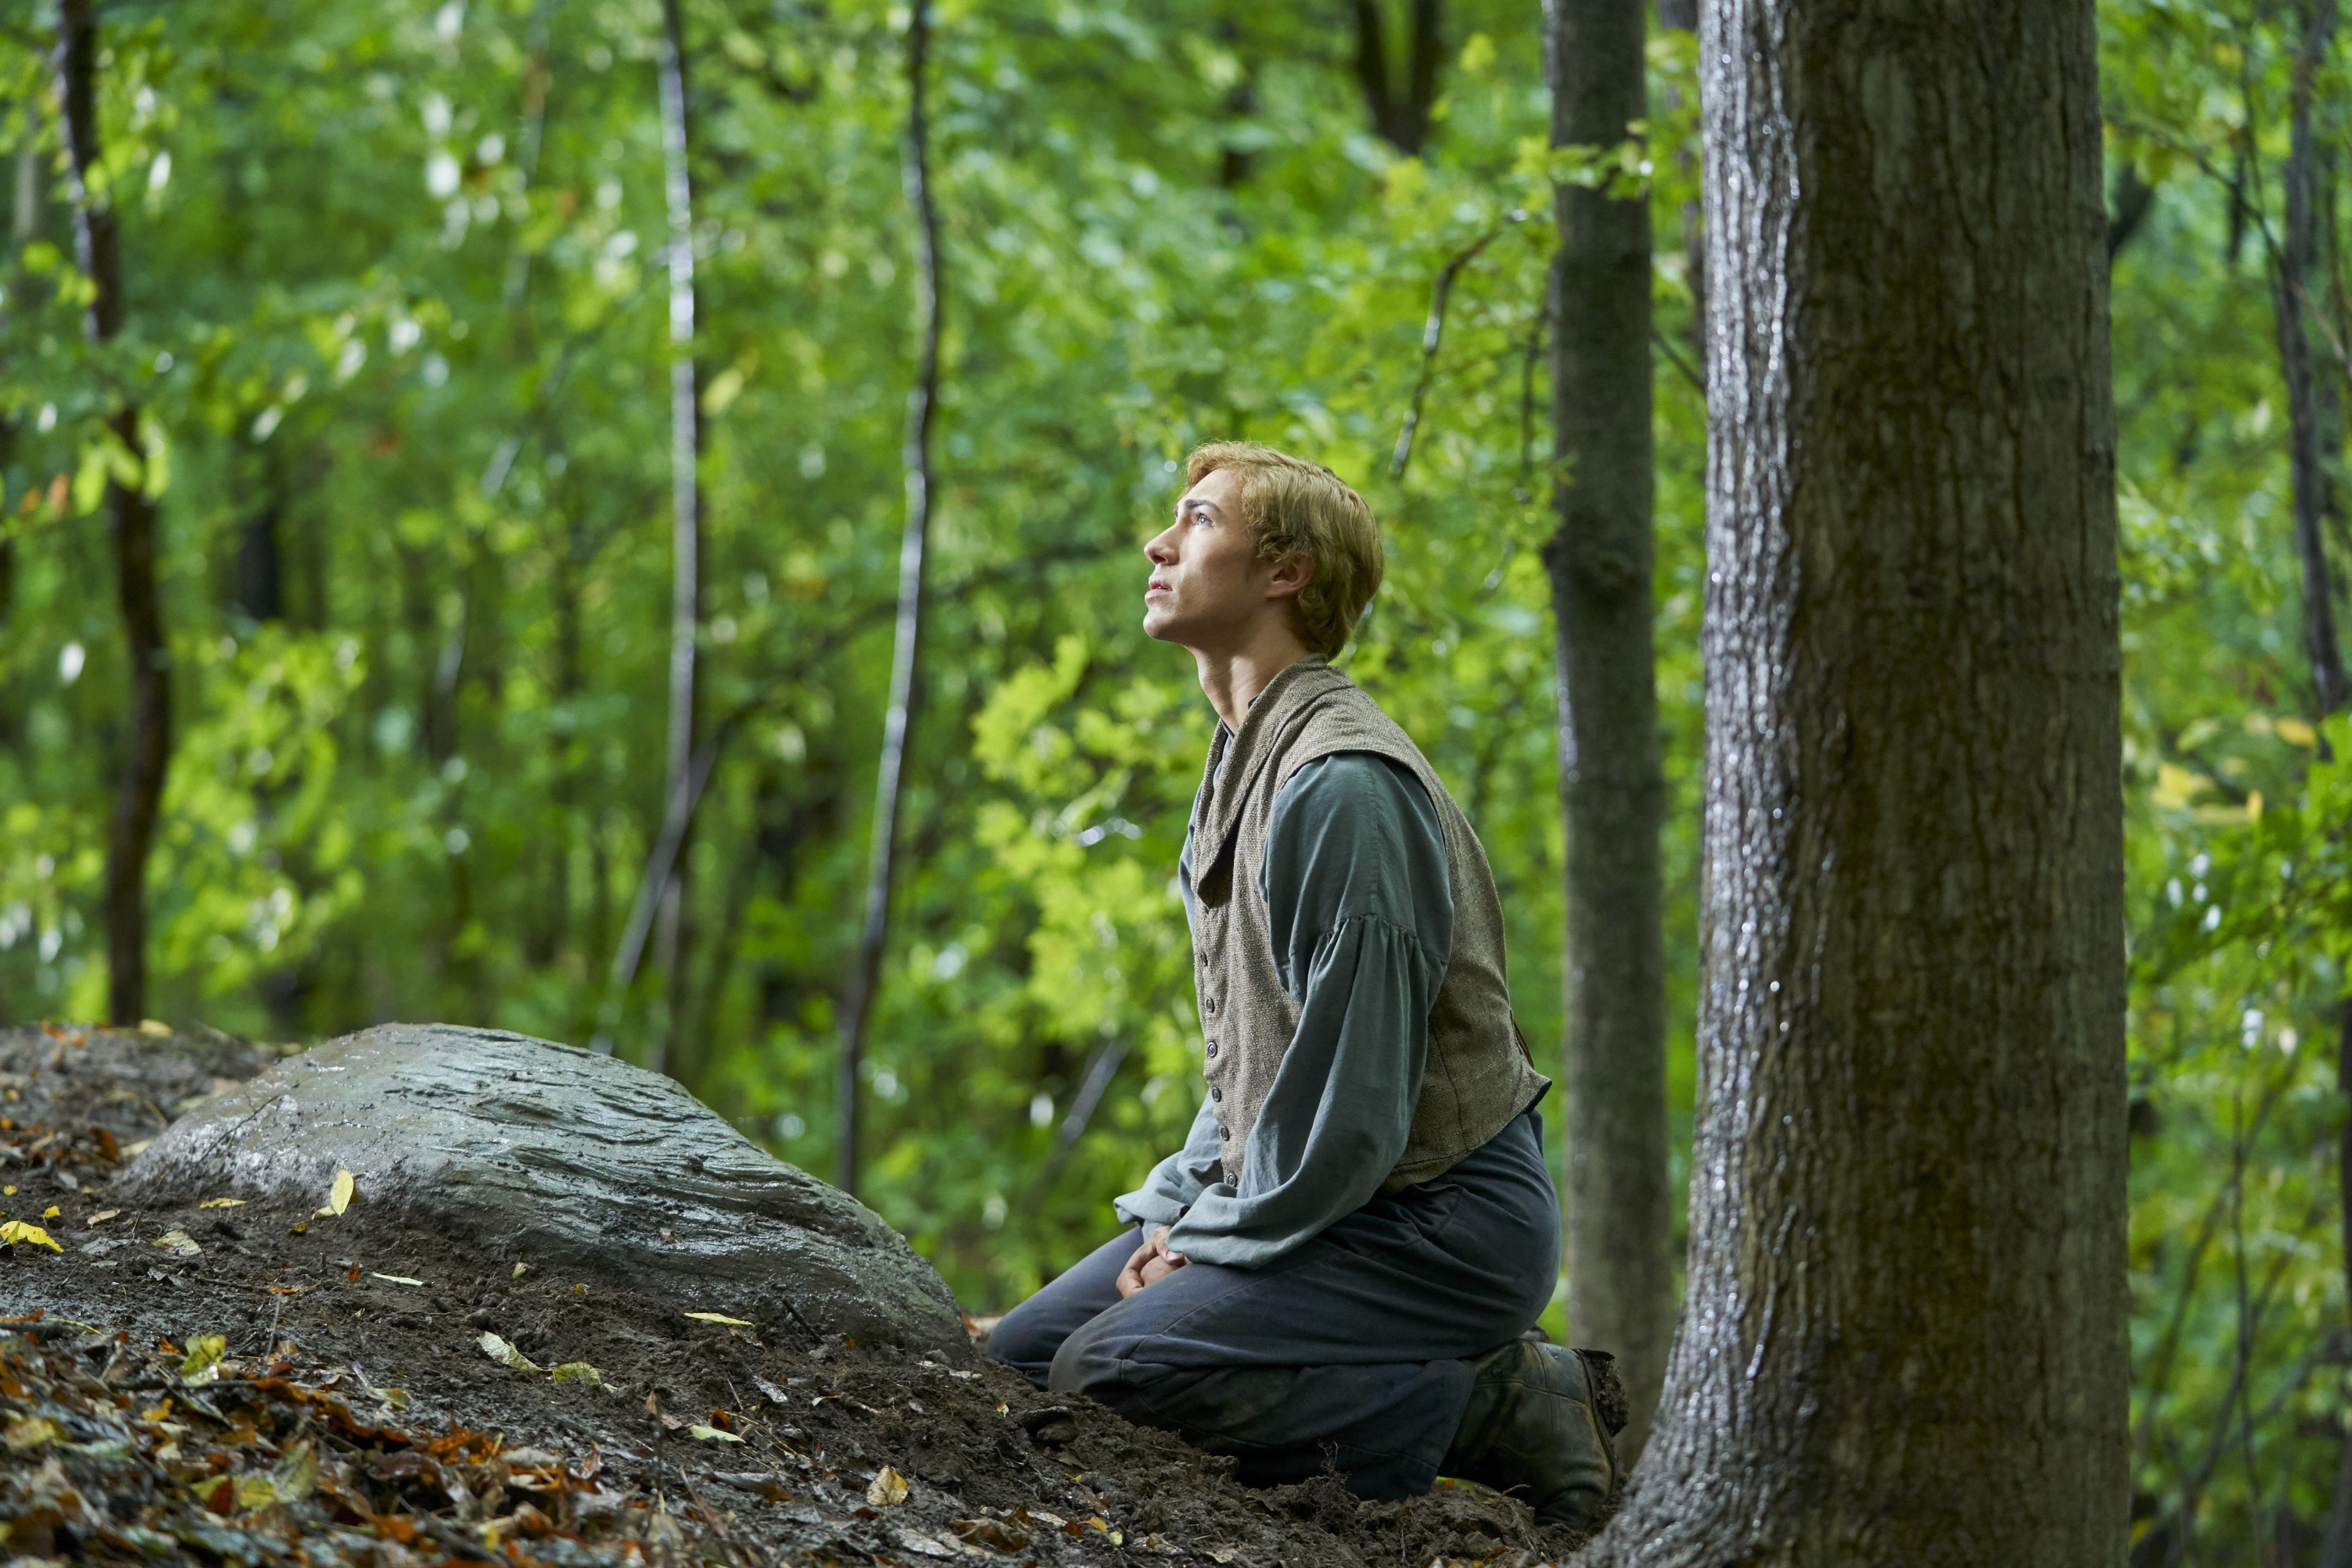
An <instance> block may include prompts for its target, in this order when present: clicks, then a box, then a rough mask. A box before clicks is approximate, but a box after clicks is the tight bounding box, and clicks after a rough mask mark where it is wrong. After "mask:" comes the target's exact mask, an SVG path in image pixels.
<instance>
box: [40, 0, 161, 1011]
mask: <svg viewBox="0 0 2352 1568" xmlns="http://www.w3.org/2000/svg"><path fill="white" fill-rule="evenodd" d="M97 77H98V18H97V16H96V15H95V13H94V11H93V8H92V5H91V0H60V4H59V5H58V101H59V102H60V103H61V104H62V105H63V106H64V124H65V133H66V152H67V159H66V163H67V188H68V194H69V195H70V196H71V198H72V201H73V211H74V247H75V251H76V256H77V259H78V260H79V264H80V267H81V270H82V272H83V274H84V276H86V277H88V278H89V281H90V300H89V311H88V314H87V316H86V318H85V323H84V324H85V330H86V331H87V332H88V334H89V339H90V341H91V342H95V343H105V342H110V341H111V340H112V339H113V338H114V336H115V334H116V333H118V332H120V331H121V330H122V314H123V307H122V273H121V259H120V257H119V254H118V248H117V239H116V234H115V225H114V205H113V200H112V193H110V191H108V190H107V189H106V188H105V184H104V174H103V173H102V159H101V156H100V148H99V140H98V94H97ZM93 174H96V178H95V179H94V178H93ZM106 424H107V428H108V430H109V431H110V433H111V434H112V436H113V437H114V439H115V440H116V441H117V442H118V443H120V444H121V447H122V449H123V451H124V452H125V453H126V454H128V455H129V457H130V458H131V463H132V464H133V465H134V466H135V467H138V468H142V469H143V468H144V453H145V447H143V446H142V443H141V441H140V438H139V405H138V404H136V403H135V402H132V401H130V400H129V399H127V398H126V399H125V400H123V401H122V402H121V405H119V406H117V407H116V409H115V411H114V412H113V414H111V415H110V416H108V418H107V422H106ZM104 505H105V508H106V519H107V528H108V531H109V533H110V535H111V537H112V541H113V545H114V574H115V593H116V596H117V598H118V600H119V602H120V604H121V611H122V630H123V644H124V653H125V656H126V662H127V663H128V664H129V666H130V670H131V704H130V713H129V721H128V723H127V724H126V726H125V730H124V736H123V752H122V774H121V781H120V782H119V783H118V784H117V785H116V787H115V795H114V816H113V820H112V821H111V823H110V824H109V826H108V829H107V838H106V956H107V1014H108V1016H109V1018H110V1019H111V1021H113V1022H114V1023H117V1024H136V1023H138V1022H140V1021H141V1020H142V1018H144V1017H145V1016H146V1013H147V853H148V850H149V848H150V847H152V845H153V843H154V839H155V817H156V815H157V813H158V812H159V811H160V810H161V809H162V806H163V777H164V773H165V771H166V770H167V769H168V768H169V766H170V765H171V759H172V672H171V667H170V665H169V663H168V658H169V649H168V647H166V645H165V643H164V640H163V605H162V600H161V596H160V595H159V594H158V592H157V589H156V583H155V503H154V501H153V500H152V499H151V498H150V497H149V496H148V495H147V494H146V490H145V487H144V486H143V484H130V485H126V484H124V483H123V482H122V481H121V479H120V478H114V477H110V478H109V479H108V480H107V482H106V498H105V502H104Z"/></svg>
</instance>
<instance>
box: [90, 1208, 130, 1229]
mask: <svg viewBox="0 0 2352 1568" xmlns="http://www.w3.org/2000/svg"><path fill="white" fill-rule="evenodd" d="M121 1212H122V1211H121V1209H100V1210H99V1211H98V1212H97V1213H96V1214H94V1215H90V1216H89V1218H88V1219H86V1220H84V1221H82V1222H81V1223H82V1228H84V1229H85V1230H87V1229H88V1228H89V1227H90V1226H94V1225H104V1224H105V1223H106V1222H107V1221H108V1220H110V1219H112V1218H113V1217H114V1216H115V1215H119V1214H121Z"/></svg>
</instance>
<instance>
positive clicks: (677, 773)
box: [646, 0, 702, 1072]
mask: <svg viewBox="0 0 2352 1568" xmlns="http://www.w3.org/2000/svg"><path fill="white" fill-rule="evenodd" d="M679 5H680V0H662V50H661V70H660V75H661V111H662V165H663V184H662V189H663V194H664V196H665V198H666V200H667V206H668V209H669V342H670V361H669V467H670V606H669V746H668V765H667V768H666V770H665V771H664V773H663V775H662V800H663V802H664V811H665V813H666V814H667V813H675V812H677V810H678V809H679V808H680V804H681V803H682V802H684V801H685V800H686V799H687V797H688V793H689V792H688V789H687V787H686V781H687V774H688V771H689V770H690V769H691V768H692V767H693V766H694V742H695V735H696V731H697V730H698V719H699V717H700V715H699V713H698V709H699V707H700V699H701V693H702V671H701V667H700V663H699V661H698V658H697V657H696V642H697V639H698V637H699V636H700V633H701V629H702V479H701V472H700V469H701V462H700V459H701V456H702V420H701V408H700V405H699V404H698V402H697V394H696V391H695V382H696V379H697V378H696V375H695V364H694V352H695V325H696V322H697V321H698V319H699V317H700V313H701V312H700V299H699V297H698V292H697V289H696V286H695V278H694V185H693V182H692V178H691V176H690V174H689V171H688V152H689V150H690V149H691V147H692V145H693V142H692V132H693V121H691V119H690V118H689V116H688V103H687V95H686V22H685V18H684V16H682V15H681V14H680V10H679ZM663 826H664V832H665V833H666V834H673V833H674V835H675V836H676V837H677V838H678V840H679V843H678V847H677V852H676V854H675V856H674V857H673V858H672V859H671V861H670V868H669V877H668V879H667V881H666V882H665V883H664V884H663V886H662V895H661V905H660V914H659V918H658V921H657V922H656V927H655V935H654V950H655V953H656V963H658V964H659V966H660V968H661V972H662V978H663V982H664V984H665V985H666V987H667V998H668V1005H667V1007H666V1008H665V1009H664V1013H665V1016H664V1018H663V1020H662V1023H661V1026H660V1027H658V1028H656V1030H655V1031H654V1032H653V1036H652V1037H651V1039H650V1041H649V1042H648V1043H647V1046H646V1066H647V1067H648V1068H652V1069H653V1070H654V1071H656V1072H660V1071H662V1070H664V1068H666V1066H667V1058H668V1055H669V1045H670V1041H671V1039H672V1037H674V1035H675V1034H676V1031H677V1025H678V1021H679V1020H678V1015H679V1012H680V1009H681V1005H682V1004H683V1002H684V1000H685V997H686V984H685V981H686V977H685V974H684V973H683V971H684V968H685V962H686V945H687V944H686V924H687V866H688V855H687V852H686V851H687V845H686V843H685V837H686V834H687V832H688V828H689V826H690V824H689V823H688V821H686V820H683V819H680V820H677V821H666V822H665V823H664V825H663Z"/></svg>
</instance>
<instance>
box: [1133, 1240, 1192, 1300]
mask: <svg viewBox="0 0 2352 1568" xmlns="http://www.w3.org/2000/svg"><path fill="white" fill-rule="evenodd" d="M1191 1261H1192V1259H1191V1258H1186V1257H1185V1256H1184V1255H1183V1254H1182V1253H1181V1252H1176V1251H1172V1250H1171V1248H1170V1247H1169V1246H1168V1227H1167V1226H1164V1225H1156V1226H1152V1227H1151V1232H1150V1237H1148V1238H1147V1239H1146V1240H1145V1242H1144V1244H1143V1245H1142V1246H1141V1247H1137V1248H1136V1249H1135V1256H1133V1257H1132V1258H1129V1259H1128V1260H1127V1267H1126V1268H1122V1269H1120V1270H1119V1271H1118V1293H1119V1294H1120V1295H1121V1296H1132V1295H1134V1294H1135V1293H1136V1292H1137V1291H1138V1290H1140V1289H1143V1288H1144V1287H1145V1286H1147V1285H1156V1284H1158V1283H1159V1282H1160V1280H1162V1279H1167V1278H1168V1276H1170V1275H1171V1274H1173V1273H1174V1272H1176V1270H1178V1269H1179V1268H1183V1267H1184V1265H1185V1264H1187V1263H1189V1262H1191Z"/></svg>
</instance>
